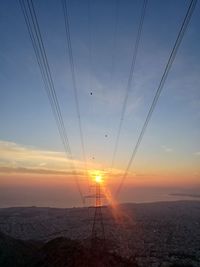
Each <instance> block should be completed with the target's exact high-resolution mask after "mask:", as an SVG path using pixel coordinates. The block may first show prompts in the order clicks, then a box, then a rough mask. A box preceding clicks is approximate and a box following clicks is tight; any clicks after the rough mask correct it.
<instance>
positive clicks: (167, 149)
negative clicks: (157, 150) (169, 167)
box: [161, 145, 174, 153]
mask: <svg viewBox="0 0 200 267" xmlns="http://www.w3.org/2000/svg"><path fill="white" fill-rule="evenodd" d="M161 147H162V149H163V150H164V151H165V152H166V153H171V152H173V151H174V150H173V148H171V147H168V146H166V145H162V146H161Z"/></svg>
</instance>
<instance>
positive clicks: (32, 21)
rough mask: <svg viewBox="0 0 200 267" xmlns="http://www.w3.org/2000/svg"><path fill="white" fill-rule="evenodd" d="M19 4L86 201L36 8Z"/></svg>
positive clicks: (21, 1)
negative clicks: (75, 165) (74, 161)
mask: <svg viewBox="0 0 200 267" xmlns="http://www.w3.org/2000/svg"><path fill="white" fill-rule="evenodd" d="M19 3H20V7H21V10H22V13H23V16H24V19H25V23H26V25H27V29H28V33H29V36H30V39H31V43H32V45H33V49H34V52H35V55H36V60H37V63H38V65H39V69H40V72H41V75H42V79H43V82H44V87H45V90H46V93H47V96H48V99H49V102H50V105H51V108H52V112H53V115H54V117H55V120H56V124H57V127H58V131H59V134H60V137H61V141H62V143H63V146H64V150H65V153H66V155H67V157H68V158H69V160H70V165H71V168H72V170H73V174H74V177H75V181H76V185H77V188H78V191H79V194H80V197H81V200H82V201H84V198H83V194H82V191H81V188H80V185H79V180H78V178H77V173H76V170H75V167H74V163H73V156H72V151H71V148H70V145H69V140H68V136H67V132H66V128H65V125H64V121H63V117H62V113H61V109H60V106H59V102H58V98H57V94H56V91H55V86H54V82H53V79H52V75H51V70H50V66H49V63H48V59H47V55H46V51H45V47H44V43H43V40H42V35H41V31H40V27H39V23H38V19H37V15H36V12H35V8H34V5H33V2H32V0H27V1H26V2H25V1H24V0H19Z"/></svg>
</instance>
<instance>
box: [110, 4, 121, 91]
mask: <svg viewBox="0 0 200 267" xmlns="http://www.w3.org/2000/svg"><path fill="white" fill-rule="evenodd" d="M118 24H119V0H115V21H114V32H113V44H112V57H111V71H110V79H111V86H112V83H113V75H114V71H115V54H116V46H117V45H116V44H117V32H118V31H117V29H118Z"/></svg>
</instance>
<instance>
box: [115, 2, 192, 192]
mask: <svg viewBox="0 0 200 267" xmlns="http://www.w3.org/2000/svg"><path fill="white" fill-rule="evenodd" d="M196 3H197V0H191V2H190V4H189V7H188V9H187V13H186V15H185V18H184V20H183V23H182V25H181V28H180V30H179V33H178V36H177V39H176V41H175V43H174V46H173V49H172V51H171V54H170V56H169V59H168V62H167V64H166V67H165V70H164V73H163V75H162V78H161V80H160V83H159V86H158V89H157V91H156V94H155V96H154V99H153V102H152V104H151V107H150V109H149V112H148V114H147V117H146V120H145V122H144V124H143V127H142V130H141V132H140V135H139V137H138V140H137V143H136V145H135V147H134V148H133V152H132V154H131V157H130V160H129V162H128V165H127V167H126V169H125V172H124V175H123V177H122V179H121V182H120V184H119V187H118V188H117V191H116V195H118V194H119V192H120V191H121V188H122V186H123V184H124V181H125V179H126V177H127V174H128V171H129V169H130V167H131V165H132V163H133V160H134V158H135V156H136V153H137V151H138V148H139V145H140V143H141V141H142V138H143V136H144V133H145V131H146V128H147V126H148V123H149V121H150V119H151V116H152V113H153V111H154V109H155V106H156V104H157V102H158V99H159V96H160V94H161V91H162V89H163V86H164V84H165V81H166V79H167V76H168V73H169V71H170V69H171V66H172V63H173V61H174V59H175V57H176V54H177V51H178V48H179V46H180V44H181V41H182V39H183V36H184V34H185V31H186V29H187V26H188V24H189V22H190V19H191V17H192V14H193V11H194V9H195V6H196Z"/></svg>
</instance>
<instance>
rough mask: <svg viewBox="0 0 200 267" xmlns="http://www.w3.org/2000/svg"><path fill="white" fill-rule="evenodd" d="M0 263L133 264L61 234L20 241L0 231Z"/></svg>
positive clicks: (14, 266)
mask: <svg viewBox="0 0 200 267" xmlns="http://www.w3.org/2000/svg"><path fill="white" fill-rule="evenodd" d="M0 266H3V267H25V266H26V267H66V266H67V267H104V266H106V267H111V266H118V267H137V264H136V263H135V261H134V259H124V258H122V257H121V256H119V255H116V254H114V253H110V252H108V251H105V250H104V251H103V250H102V251H101V250H100V251H91V249H89V248H85V247H84V246H83V245H82V244H81V243H80V242H79V241H76V240H70V239H68V238H65V237H59V238H55V239H53V240H51V241H49V242H47V243H41V242H33V241H22V240H18V239H14V238H11V237H9V236H7V235H4V234H2V233H0Z"/></svg>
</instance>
